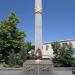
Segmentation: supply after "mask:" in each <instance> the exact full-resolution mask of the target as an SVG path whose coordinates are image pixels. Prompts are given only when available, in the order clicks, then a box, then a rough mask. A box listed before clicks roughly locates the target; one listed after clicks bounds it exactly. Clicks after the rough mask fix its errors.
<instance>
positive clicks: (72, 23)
mask: <svg viewBox="0 0 75 75" xmlns="http://www.w3.org/2000/svg"><path fill="white" fill-rule="evenodd" d="M34 1H35V0H0V20H3V19H5V18H6V17H7V15H8V14H9V13H10V12H15V13H16V15H17V16H19V17H20V23H19V24H18V28H19V29H20V30H22V31H25V32H27V38H26V40H28V41H31V42H33V43H34V36H35V35H34V33H35V29H34V28H35V24H34V23H35V18H34V17H35V14H34ZM71 38H75V0H43V42H50V41H53V40H65V39H71Z"/></svg>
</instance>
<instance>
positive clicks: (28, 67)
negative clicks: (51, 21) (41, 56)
mask: <svg viewBox="0 0 75 75" xmlns="http://www.w3.org/2000/svg"><path fill="white" fill-rule="evenodd" d="M23 75H53V63H52V62H51V61H50V60H27V61H26V62H25V63H24V65H23Z"/></svg>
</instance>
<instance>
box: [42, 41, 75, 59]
mask: <svg viewBox="0 0 75 75" xmlns="http://www.w3.org/2000/svg"><path fill="white" fill-rule="evenodd" d="M58 42H59V43H60V44H61V45H62V44H63V43H71V44H72V47H73V48H75V40H63V41H58ZM46 46H49V47H48V50H46ZM42 53H43V58H52V57H53V49H52V47H51V43H45V44H43V50H42ZM72 56H73V57H75V55H72Z"/></svg>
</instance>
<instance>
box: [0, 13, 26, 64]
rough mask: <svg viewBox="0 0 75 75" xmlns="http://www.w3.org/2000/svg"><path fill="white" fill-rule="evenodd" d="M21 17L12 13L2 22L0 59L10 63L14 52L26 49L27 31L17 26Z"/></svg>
mask: <svg viewBox="0 0 75 75" xmlns="http://www.w3.org/2000/svg"><path fill="white" fill-rule="evenodd" d="M18 23H19V18H18V17H17V16H16V15H15V13H10V14H9V15H8V17H7V18H6V20H4V21H1V22H0V60H4V61H5V63H6V64H8V60H9V58H10V55H11V53H12V52H14V54H17V53H19V52H20V51H21V50H22V49H25V42H24V38H25V37H26V33H25V32H22V31H20V30H19V29H18V28H17V24H18Z"/></svg>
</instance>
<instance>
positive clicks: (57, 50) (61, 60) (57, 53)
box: [52, 42, 73, 67]
mask: <svg viewBox="0 0 75 75" xmlns="http://www.w3.org/2000/svg"><path fill="white" fill-rule="evenodd" d="M52 48H53V51H54V58H53V62H54V63H55V65H56V64H57V66H67V67H69V66H72V53H73V51H72V44H71V43H63V44H62V45H61V44H60V43H59V42H54V43H52Z"/></svg>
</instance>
